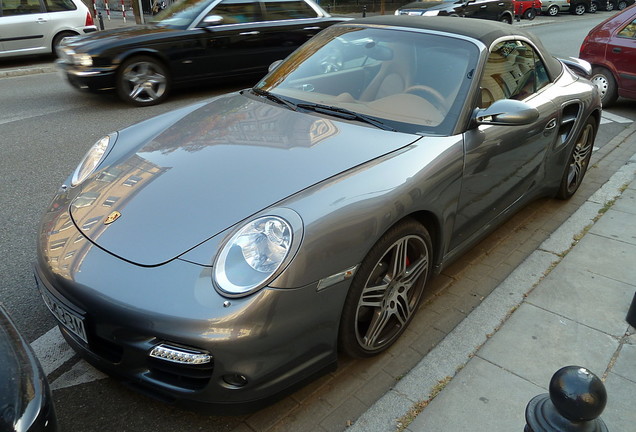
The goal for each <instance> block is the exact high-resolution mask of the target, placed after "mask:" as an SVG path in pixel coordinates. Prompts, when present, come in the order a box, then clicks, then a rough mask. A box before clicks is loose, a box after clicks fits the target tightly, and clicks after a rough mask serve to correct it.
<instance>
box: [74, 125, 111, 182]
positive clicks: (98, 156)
mask: <svg viewBox="0 0 636 432" xmlns="http://www.w3.org/2000/svg"><path fill="white" fill-rule="evenodd" d="M111 141H112V142H113V143H114V142H115V139H114V136H113V135H106V136H105V137H103V138H101V139H99V141H97V142H96V143H95V144H93V147H91V148H90V150H89V151H88V152H87V153H86V155H85V156H84V159H82V161H81V162H80V163H79V165H78V166H77V168H75V171H73V176H72V177H71V186H73V187H75V186H77V185H78V184H80V183H82V182H83V181H84V180H86V178H87V177H88V176H89V175H91V174H92V173H93V171H95V168H97V166H98V165H99V164H100V163H101V162H102V161H103V160H104V158H105V157H106V154H107V150H108V149H109V148H110V144H111Z"/></svg>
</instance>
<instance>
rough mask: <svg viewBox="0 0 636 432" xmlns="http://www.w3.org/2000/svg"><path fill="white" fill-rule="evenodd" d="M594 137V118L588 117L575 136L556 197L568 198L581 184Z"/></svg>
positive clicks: (590, 155) (588, 161) (588, 162)
mask: <svg viewBox="0 0 636 432" xmlns="http://www.w3.org/2000/svg"><path fill="white" fill-rule="evenodd" d="M595 137H596V127H595V123H594V119H592V118H588V119H587V121H586V122H585V125H584V126H583V129H582V130H581V133H579V136H578V137H577V138H576V142H575V144H574V148H573V149H572V153H571V154H570V159H569V161H568V166H567V167H566V169H565V173H564V174H563V179H561V185H560V187H559V192H558V193H557V198H560V199H570V198H571V197H572V195H574V193H575V192H576V191H577V189H578V188H579V186H581V182H582V181H583V177H585V173H586V171H587V167H588V165H589V164H590V158H591V157H592V149H593V147H594V138H595Z"/></svg>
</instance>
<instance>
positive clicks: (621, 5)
mask: <svg viewBox="0 0 636 432" xmlns="http://www.w3.org/2000/svg"><path fill="white" fill-rule="evenodd" d="M626 7H627V2H626V1H619V2H618V10H623V9H625V8H626Z"/></svg>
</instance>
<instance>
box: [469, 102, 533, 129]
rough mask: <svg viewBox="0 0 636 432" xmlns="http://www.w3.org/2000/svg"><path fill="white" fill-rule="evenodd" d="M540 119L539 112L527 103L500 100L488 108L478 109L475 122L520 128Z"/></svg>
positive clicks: (474, 117) (474, 116)
mask: <svg viewBox="0 0 636 432" xmlns="http://www.w3.org/2000/svg"><path fill="white" fill-rule="evenodd" d="M538 118H539V111H538V110H537V109H536V108H533V107H531V106H530V105H528V104H527V103H525V102H521V101H518V100H513V99H500V100H498V101H496V102H494V103H493V104H492V105H490V106H489V107H488V108H484V109H481V108H477V109H476V110H475V113H474V114H473V120H474V121H475V123H476V124H478V125H482V124H483V125H501V126H520V125H526V124H530V123H532V122H534V121H536V120H537V119H538Z"/></svg>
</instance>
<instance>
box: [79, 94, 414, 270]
mask: <svg viewBox="0 0 636 432" xmlns="http://www.w3.org/2000/svg"><path fill="white" fill-rule="evenodd" d="M168 118H170V117H168ZM170 121H171V122H172V123H170V124H166V120H165V119H162V120H157V121H155V122H154V123H148V122H146V123H142V124H140V125H137V126H133V127H132V128H129V129H127V130H124V131H122V132H121V133H120V136H119V138H118V139H117V143H116V144H115V146H114V147H115V149H117V152H118V153H117V154H123V155H125V156H118V157H117V160H114V161H111V159H112V157H111V156H112V153H113V152H114V150H112V151H111V155H109V156H108V159H107V160H106V163H107V165H106V166H104V167H103V168H101V169H100V170H99V171H97V172H96V173H94V174H93V175H92V176H91V177H90V178H89V179H88V180H87V181H85V182H84V183H83V184H82V185H81V190H80V191H79V194H78V195H77V196H76V197H75V198H74V200H73V201H72V203H71V206H70V212H71V216H72V218H73V220H74V222H75V224H76V226H77V227H78V229H80V230H81V231H82V233H84V235H85V236H86V237H88V238H89V239H90V240H91V241H92V242H93V243H95V244H97V245H98V246H100V247H101V248H103V249H105V250H107V251H109V252H110V253H112V254H114V255H116V256H119V257H120V258H123V259H125V260H128V261H130V262H133V263H136V264H140V265H148V266H153V265H159V264H162V263H165V262H167V261H169V260H171V259H173V258H175V257H177V256H179V255H180V254H182V253H184V252H186V251H188V250H189V249H191V248H193V247H195V246H197V245H198V244H200V243H202V242H204V241H206V240H207V239H209V238H211V237H213V236H214V235H216V234H218V233H220V232H222V231H224V230H225V229H227V228H229V227H231V226H232V225H234V224H236V223H238V222H240V221H242V220H244V219H246V218H249V217H250V216H251V215H253V214H255V213H257V212H259V211H261V210H263V209H265V208H267V207H269V206H271V205H273V204H275V203H277V202H279V201H281V200H283V199H285V198H287V197H289V196H290V195H292V194H295V193H297V192H299V191H302V190H304V189H306V188H308V187H311V186H312V185H315V184H317V183H320V182H321V181H323V180H325V179H328V178H330V177H332V176H335V175H337V174H339V173H342V172H344V171H347V170H349V169H351V168H353V167H355V166H358V165H360V164H363V163H365V162H368V161H370V160H372V159H375V158H378V157H380V156H382V155H385V154H387V153H390V152H392V151H395V150H397V149H399V148H401V147H404V146H406V145H408V144H410V143H411V142H413V141H415V140H417V139H418V138H420V137H419V136H417V135H410V134H402V133H397V132H388V131H383V130H379V129H375V128H372V127H367V126H362V125H360V124H357V123H348V122H342V121H338V120H335V119H332V118H328V117H322V116H317V115H310V114H305V113H299V112H294V111H291V110H289V109H287V108H283V107H279V106H276V105H272V104H270V103H265V102H262V101H261V100H255V99H253V98H252V97H247V96H243V95H241V94H238V93H235V94H231V95H226V96H223V97H220V98H217V99H215V100H213V101H211V102H210V103H207V104H204V105H199V106H198V107H196V108H194V109H193V110H192V111H191V112H188V113H186V114H185V115H183V116H180V117H179V119H178V120H170ZM152 129H156V130H157V133H156V134H155V135H152V133H149V130H152ZM140 136H143V137H144V138H143V139H139V137H140ZM128 148H132V149H133V150H132V151H123V150H126V149H128ZM122 149H123V150H122ZM115 211H117V212H119V214H120V215H121V216H119V218H118V219H117V220H115V221H114V222H112V223H108V222H109V220H107V219H108V217H109V215H114V214H115V213H113V212H115ZM112 217H113V216H111V219H112ZM210 258H212V257H210Z"/></svg>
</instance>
